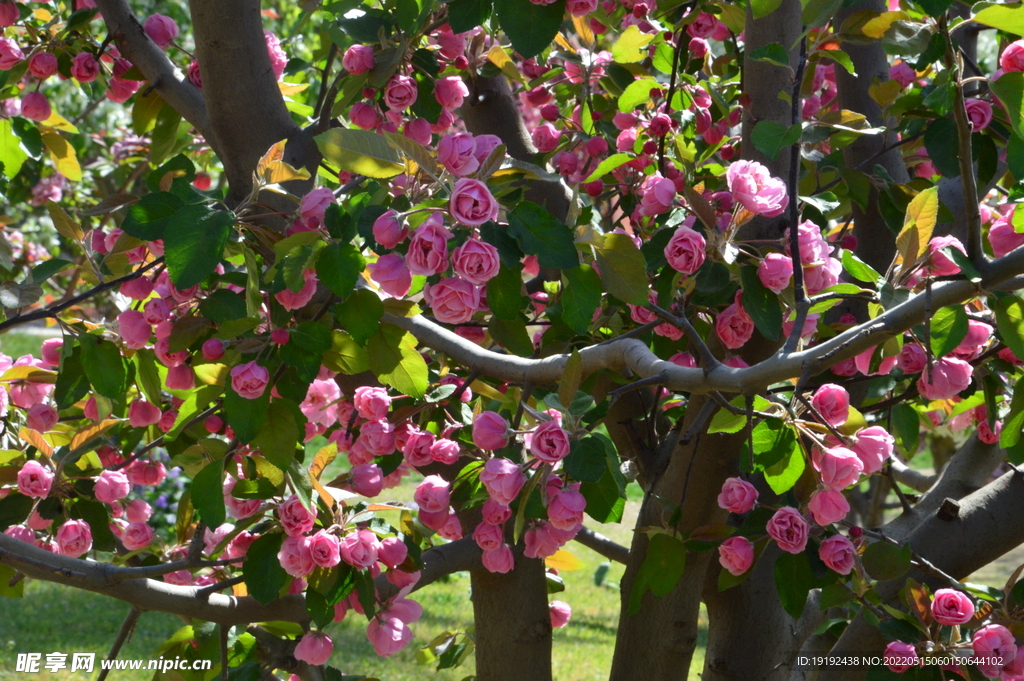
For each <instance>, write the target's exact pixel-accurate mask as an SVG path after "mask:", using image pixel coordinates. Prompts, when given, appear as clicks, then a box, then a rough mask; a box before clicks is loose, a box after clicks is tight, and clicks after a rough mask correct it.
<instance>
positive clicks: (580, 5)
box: [565, 0, 597, 17]
mask: <svg viewBox="0 0 1024 681" xmlns="http://www.w3.org/2000/svg"><path fill="white" fill-rule="evenodd" d="M565 7H566V9H568V10H569V14H571V15H572V16H574V17H584V16H586V15H588V14H590V13H591V12H593V11H594V10H596V9H597V0H569V2H567V3H566V6H565Z"/></svg>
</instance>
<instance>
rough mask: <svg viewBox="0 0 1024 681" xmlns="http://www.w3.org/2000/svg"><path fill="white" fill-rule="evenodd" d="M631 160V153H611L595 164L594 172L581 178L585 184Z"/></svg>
mask: <svg viewBox="0 0 1024 681" xmlns="http://www.w3.org/2000/svg"><path fill="white" fill-rule="evenodd" d="M631 160H633V156H632V155H631V154H612V155H611V156H609V157H608V158H606V159H605V160H603V161H601V162H600V163H599V164H597V168H595V169H594V172H592V173H590V175H589V176H588V177H587V179H585V180H583V182H584V184H586V183H587V182H593V181H594V180H598V179H600V178H602V177H604V176H605V175H607V174H608V173H610V172H612V171H613V170H615V169H617V168H621V167H622V166H624V165H626V164H627V163H629V162H630V161H631Z"/></svg>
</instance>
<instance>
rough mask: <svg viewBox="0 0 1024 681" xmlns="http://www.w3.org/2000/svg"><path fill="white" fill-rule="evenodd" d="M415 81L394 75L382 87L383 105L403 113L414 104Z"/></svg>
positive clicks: (415, 93)
mask: <svg viewBox="0 0 1024 681" xmlns="http://www.w3.org/2000/svg"><path fill="white" fill-rule="evenodd" d="M416 95H417V91H416V81H414V80H413V79H412V78H410V77H409V76H403V75H401V74H398V73H396V74H395V75H393V76H391V78H390V79H389V80H388V82H387V84H386V85H385V86H384V103H385V104H386V105H387V107H388V108H389V109H392V110H394V111H405V110H406V109H408V108H409V107H410V106H412V105H413V104H414V103H415V102H416Z"/></svg>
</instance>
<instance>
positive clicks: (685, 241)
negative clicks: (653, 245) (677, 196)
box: [665, 185, 707, 274]
mask: <svg viewBox="0 0 1024 681" xmlns="http://www.w3.org/2000/svg"><path fill="white" fill-rule="evenodd" d="M673 187H674V185H673ZM673 191H674V190H673ZM706 247H707V243H706V242H705V241H704V237H703V236H702V235H701V234H700V232H697V231H696V230H693V229H690V228H689V227H687V226H685V225H680V226H679V227H678V228H677V229H676V231H675V233H674V234H672V238H671V239H669V240H668V243H667V244H666V245H665V259H666V260H667V261H668V264H669V265H670V266H671V267H672V269H674V270H676V271H677V272H682V273H683V274H693V273H694V272H696V271H697V270H699V269H700V266H701V265H703V264H704V257H705V248H706Z"/></svg>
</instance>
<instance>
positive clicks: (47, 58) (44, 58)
mask: <svg viewBox="0 0 1024 681" xmlns="http://www.w3.org/2000/svg"><path fill="white" fill-rule="evenodd" d="M13 6H14V4H13V3H12V4H11V7H13ZM28 70H29V73H31V74H32V75H33V76H35V77H36V78H38V79H39V80H46V79H47V78H49V77H50V76H52V75H53V74H55V73H57V57H55V56H54V55H52V54H51V53H49V52H36V53H35V54H34V55H32V58H31V59H29V60H28Z"/></svg>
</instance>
